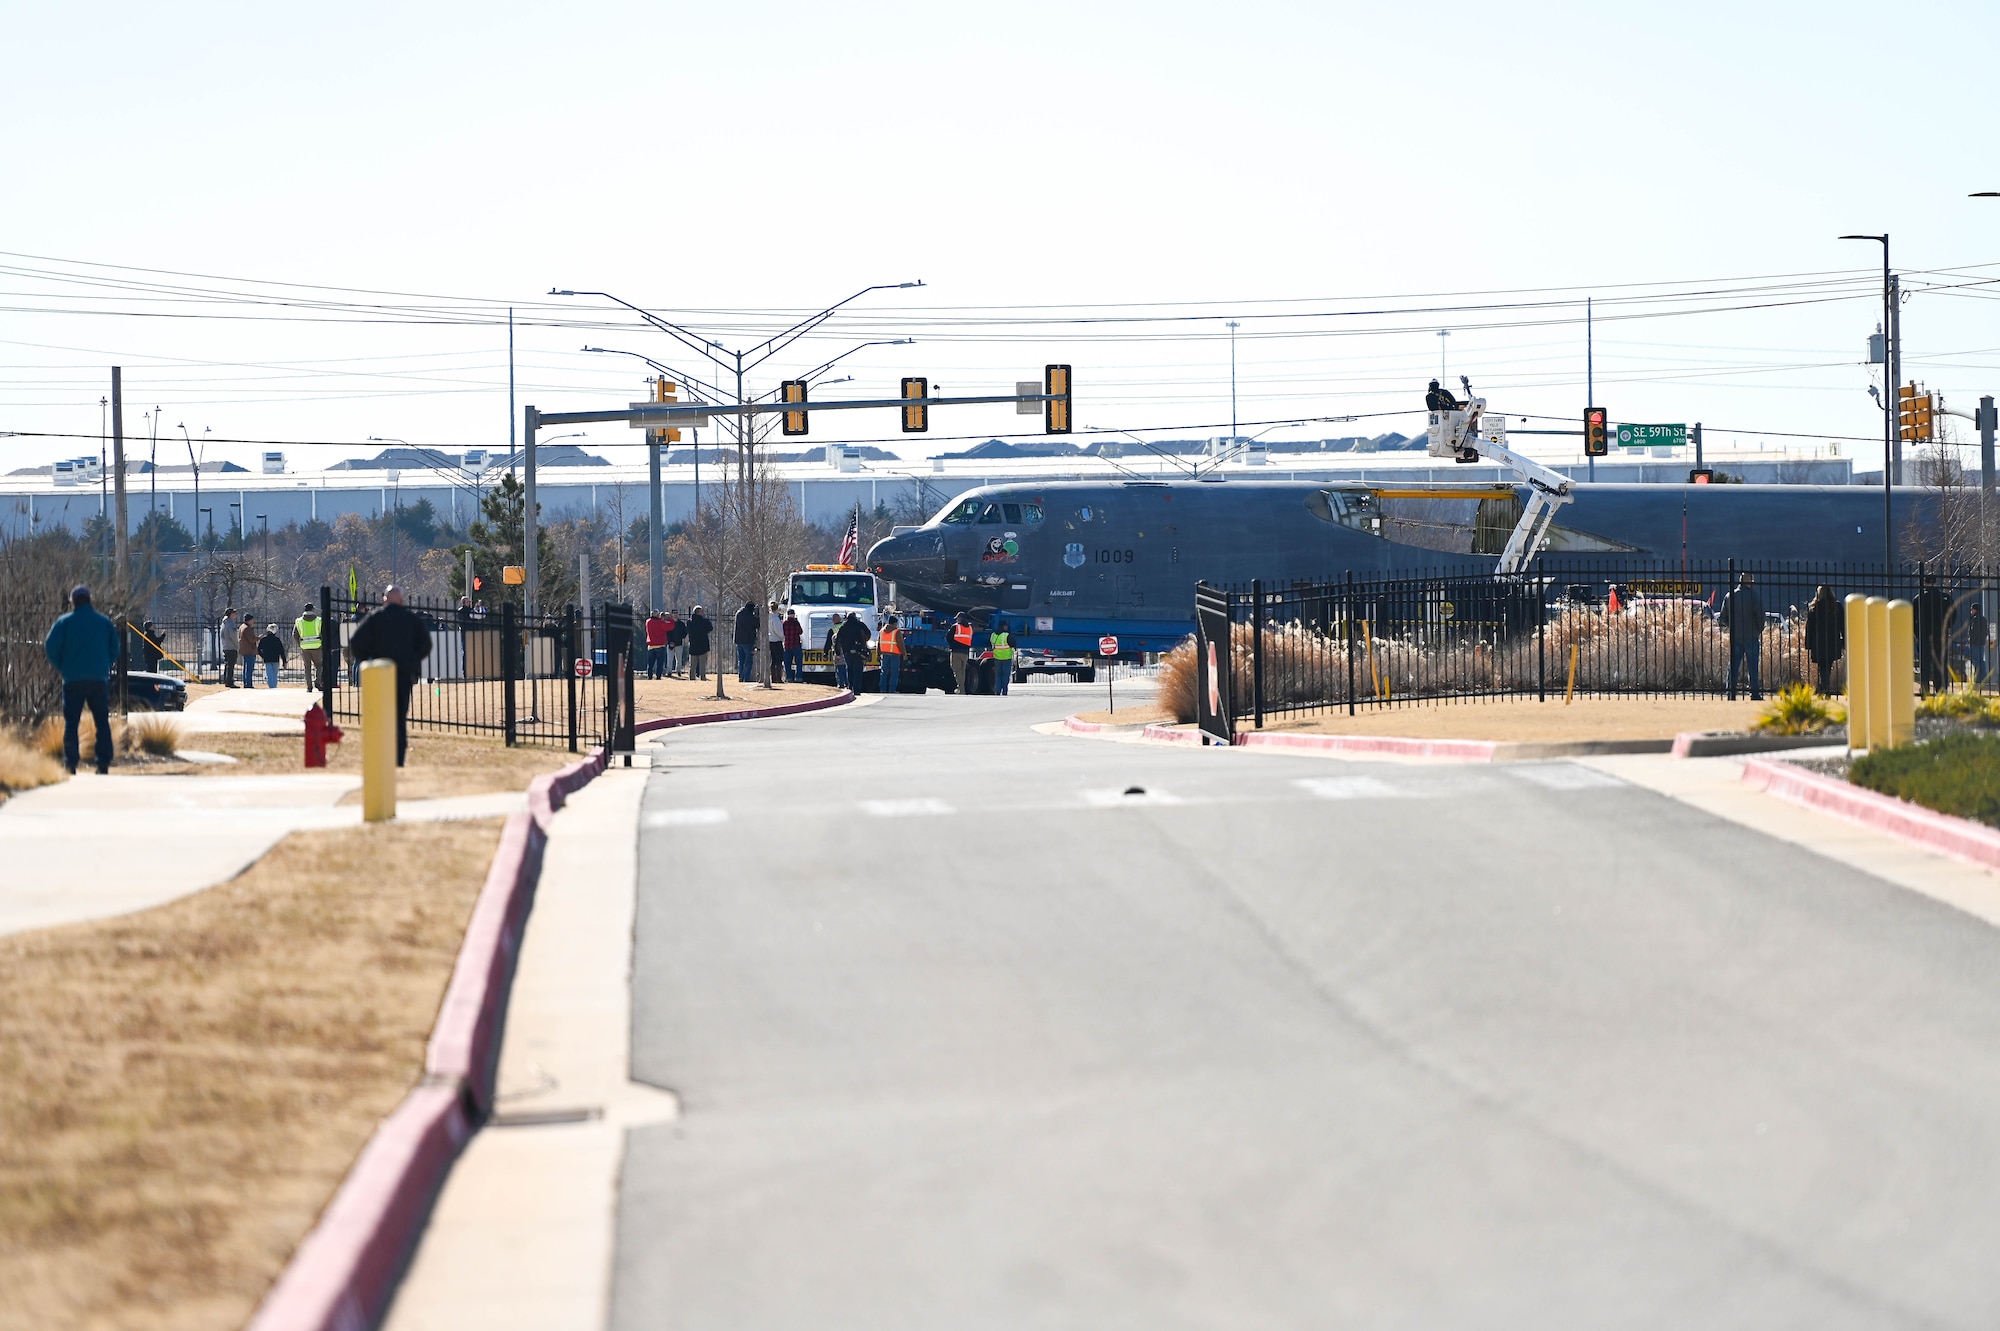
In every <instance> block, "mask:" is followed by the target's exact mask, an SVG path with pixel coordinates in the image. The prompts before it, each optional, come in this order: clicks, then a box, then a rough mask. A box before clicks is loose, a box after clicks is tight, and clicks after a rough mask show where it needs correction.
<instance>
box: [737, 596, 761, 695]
mask: <svg viewBox="0 0 2000 1331" xmlns="http://www.w3.org/2000/svg"><path fill="white" fill-rule="evenodd" d="M756 669H757V603H756V602H755V601H745V602H744V603H743V608H742V609H741V610H738V611H737V612H736V678H737V679H738V680H739V681H741V682H742V683H745V684H748V683H750V681H751V676H752V673H753V672H754V671H755V670H756Z"/></svg>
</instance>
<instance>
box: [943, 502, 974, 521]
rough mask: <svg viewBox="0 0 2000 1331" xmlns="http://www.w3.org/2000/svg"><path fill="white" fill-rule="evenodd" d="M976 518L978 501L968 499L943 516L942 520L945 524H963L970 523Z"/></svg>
mask: <svg viewBox="0 0 2000 1331" xmlns="http://www.w3.org/2000/svg"><path fill="white" fill-rule="evenodd" d="M978 516H979V501H978V500H977V499H968V500H966V501H965V502H964V503H962V504H960V505H959V506H958V507H957V508H954V509H953V510H952V511H951V512H949V513H947V514H945V515H944V520H945V521H946V522H955V523H960V524H963V523H967V522H971V521H972V520H973V519H974V518H976V517H978Z"/></svg>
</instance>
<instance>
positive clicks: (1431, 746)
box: [1236, 730, 1500, 763]
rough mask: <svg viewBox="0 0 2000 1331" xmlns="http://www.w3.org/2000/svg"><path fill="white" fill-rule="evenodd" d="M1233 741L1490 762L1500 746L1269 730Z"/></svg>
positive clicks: (1251, 745)
mask: <svg viewBox="0 0 2000 1331" xmlns="http://www.w3.org/2000/svg"><path fill="white" fill-rule="evenodd" d="M1236 742H1237V743H1238V744H1239V745H1242V746H1243V747H1245V748H1252V749H1315V750H1318V751H1319V752H1322V753H1386V754H1394V755H1397V756H1399V757H1404V758H1450V759H1453V760H1455V761H1457V762H1467V763H1490V762H1492V761H1493V759H1494V755H1495V754H1496V753H1498V752H1499V749H1500V745H1499V743H1498V742H1497V741H1495V740H1490V739H1404V738H1401V737H1399V736H1395V735H1291V734H1286V733H1284V732H1282V731H1269V730H1264V731H1252V732H1250V733H1249V734H1239V735H1238V736H1237V737H1236Z"/></svg>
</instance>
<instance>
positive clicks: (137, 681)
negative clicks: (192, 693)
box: [113, 670, 188, 712]
mask: <svg viewBox="0 0 2000 1331" xmlns="http://www.w3.org/2000/svg"><path fill="white" fill-rule="evenodd" d="M113 683H114V685H115V683H116V681H115V680H114V681H113ZM187 700H188V692H187V685H185V684H183V683H182V682H181V681H180V680H178V679H175V678H174V677H173V676H171V675H158V674H154V673H153V672H152V671H150V670H134V671H131V672H130V673H128V674H127V675H126V676H125V703H126V706H128V707H132V708H134V709H141V710H145V711H149V712H184V711H186V710H187Z"/></svg>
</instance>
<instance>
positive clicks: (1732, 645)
mask: <svg viewBox="0 0 2000 1331" xmlns="http://www.w3.org/2000/svg"><path fill="white" fill-rule="evenodd" d="M1736 590H1737V589H1736V556H1734V555H1731V556H1730V557H1729V593H1728V595H1726V596H1724V597H1723V598H1722V617H1723V619H1724V620H1726V621H1727V622H1726V623H1725V624H1724V625H1723V629H1724V630H1725V631H1726V632H1727V633H1728V635H1729V685H1728V692H1729V701H1731V702H1735V701H1736V602H1735V601H1734V600H1733V599H1731V598H1733V597H1734V596H1735V595H1736Z"/></svg>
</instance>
